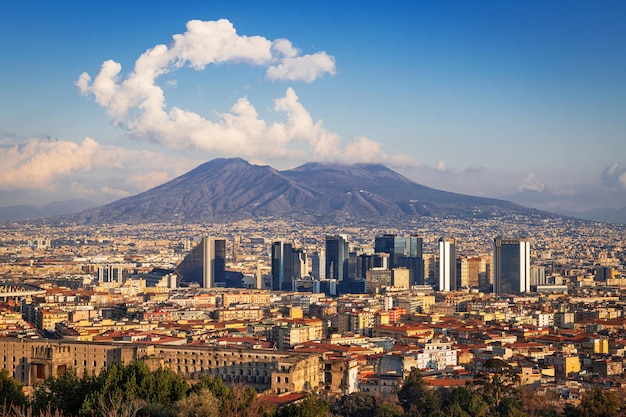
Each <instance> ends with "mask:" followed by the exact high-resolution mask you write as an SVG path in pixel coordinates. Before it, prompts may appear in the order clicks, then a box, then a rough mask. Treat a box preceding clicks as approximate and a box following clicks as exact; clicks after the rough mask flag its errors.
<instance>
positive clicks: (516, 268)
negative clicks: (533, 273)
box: [493, 236, 530, 294]
mask: <svg viewBox="0 0 626 417" xmlns="http://www.w3.org/2000/svg"><path fill="white" fill-rule="evenodd" d="M493 287H494V288H493V289H494V292H495V293H496V294H521V293H523V292H526V291H530V242H529V241H528V240H526V239H513V238H505V237H502V236H497V237H496V238H495V239H494V242H493Z"/></svg>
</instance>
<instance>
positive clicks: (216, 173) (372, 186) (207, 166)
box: [68, 158, 556, 223]
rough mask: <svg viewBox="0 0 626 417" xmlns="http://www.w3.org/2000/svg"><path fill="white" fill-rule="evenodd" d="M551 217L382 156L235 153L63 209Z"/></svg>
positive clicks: (89, 218) (182, 214) (193, 214)
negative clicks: (329, 160)
mask: <svg viewBox="0 0 626 417" xmlns="http://www.w3.org/2000/svg"><path fill="white" fill-rule="evenodd" d="M508 214H517V215H525V216H540V217H544V218H547V217H551V216H552V217H553V216H556V215H553V214H551V213H547V212H541V211H539V210H535V209H530V208H527V207H523V206H520V205H517V204H514V203H511V202H508V201H504V200H498V199H491V198H483V197H475V196H468V195H464V194H458V193H451V192H447V191H442V190H437V189H434V188H430V187H427V186H425V185H421V184H418V183H416V182H414V181H411V180H410V179H408V178H406V177H404V176H402V175H401V174H399V173H397V172H396V171H393V170H391V169H389V168H388V167H386V166H384V165H381V164H362V163H361V164H354V165H341V164H323V163H319V162H315V163H307V164H304V165H301V166H299V167H296V168H293V169H289V170H283V171H279V170H277V169H275V168H272V167H271V166H268V165H252V164H250V163H249V162H248V161H246V160H244V159H241V158H219V159H214V160H211V161H208V162H205V163H203V164H201V165H199V166H198V167H196V168H194V169H192V170H190V171H189V172H187V173H185V174H183V175H181V176H179V177H177V178H174V179H172V180H170V181H168V182H166V183H164V184H161V185H159V186H157V187H154V188H152V189H150V190H147V191H144V192H142V193H139V194H137V195H134V196H131V197H125V198H123V199H120V200H117V201H114V202H112V203H109V204H107V205H104V206H102V207H98V208H93V209H89V210H86V211H84V212H82V213H79V214H78V215H73V216H68V220H70V221H79V222H107V223H112V222H140V221H143V222H147V221H151V222H163V221H182V222H205V221H206V222H217V221H230V220H239V219H245V218H261V217H313V218H322V219H328V220H331V219H335V220H341V219H344V220H345V219H368V220H372V219H398V220H400V219H409V218H415V217H421V216H429V217H443V216H457V217H476V218H488V217H497V216H502V215H508Z"/></svg>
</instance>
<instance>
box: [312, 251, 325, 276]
mask: <svg viewBox="0 0 626 417" xmlns="http://www.w3.org/2000/svg"><path fill="white" fill-rule="evenodd" d="M311 276H312V277H313V278H317V279H326V252H325V251H323V250H321V251H317V252H313V254H312V255H311Z"/></svg>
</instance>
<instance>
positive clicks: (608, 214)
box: [560, 207, 626, 224]
mask: <svg viewBox="0 0 626 417" xmlns="http://www.w3.org/2000/svg"><path fill="white" fill-rule="evenodd" d="M560 212H561V213H562V214H564V215H567V216H572V217H576V218H579V219H585V220H591V221H594V222H602V223H618V224H626V207H622V208H620V209H614V208H596V209H592V210H588V211H568V212H565V211H560Z"/></svg>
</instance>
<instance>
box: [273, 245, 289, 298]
mask: <svg viewBox="0 0 626 417" xmlns="http://www.w3.org/2000/svg"><path fill="white" fill-rule="evenodd" d="M293 259H294V257H293V246H292V245H291V243H285V242H283V241H279V242H274V243H272V290H274V291H281V290H287V291H293V277H294V268H293Z"/></svg>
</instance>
